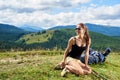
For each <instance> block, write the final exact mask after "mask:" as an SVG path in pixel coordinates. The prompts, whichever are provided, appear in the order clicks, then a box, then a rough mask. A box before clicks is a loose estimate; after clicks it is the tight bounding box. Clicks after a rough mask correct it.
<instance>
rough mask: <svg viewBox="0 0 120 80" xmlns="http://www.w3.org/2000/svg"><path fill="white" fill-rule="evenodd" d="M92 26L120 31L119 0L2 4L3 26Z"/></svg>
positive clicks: (28, 0)
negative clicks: (107, 27)
mask: <svg viewBox="0 0 120 80" xmlns="http://www.w3.org/2000/svg"><path fill="white" fill-rule="evenodd" d="M81 22H83V23H93V24H100V25H109V26H118V27H120V0H0V23H3V24H10V25H15V26H17V27H23V26H29V27H41V28H45V29H47V28H51V27H54V26H59V25H76V24H78V23H81Z"/></svg>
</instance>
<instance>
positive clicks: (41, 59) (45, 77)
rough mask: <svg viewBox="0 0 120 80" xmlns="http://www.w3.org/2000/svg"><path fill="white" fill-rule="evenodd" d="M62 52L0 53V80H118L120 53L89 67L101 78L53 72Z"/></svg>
mask: <svg viewBox="0 0 120 80" xmlns="http://www.w3.org/2000/svg"><path fill="white" fill-rule="evenodd" d="M62 57H63V51H54V50H53V51H50V50H38V51H35V50H33V51H17V52H0V80H120V74H119V73H120V53H117V52H111V54H110V55H109V56H108V57H107V59H106V61H105V63H102V64H93V65H90V66H91V68H92V69H93V70H95V71H96V72H97V73H98V74H99V75H101V76H102V77H101V76H99V75H98V76H95V75H94V74H90V75H79V76H76V75H74V74H72V73H68V74H67V75H66V77H61V76H60V73H61V70H54V67H55V65H56V64H57V63H59V62H60V61H61V60H62Z"/></svg>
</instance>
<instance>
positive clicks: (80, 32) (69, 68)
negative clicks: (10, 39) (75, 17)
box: [60, 23, 91, 76]
mask: <svg viewBox="0 0 120 80" xmlns="http://www.w3.org/2000/svg"><path fill="white" fill-rule="evenodd" d="M75 32H76V34H77V35H76V36H74V37H71V38H70V39H69V41H68V46H67V48H66V50H65V52H64V57H63V60H62V61H61V63H60V65H61V66H62V67H64V69H63V71H62V72H61V76H65V74H66V72H72V73H75V74H77V75H79V74H81V75H84V74H89V73H91V69H90V67H89V66H88V56H89V47H90V43H91V39H90V37H89V34H88V30H87V27H86V26H85V24H83V23H79V24H78V25H77V26H76V28H75ZM83 51H85V64H83V63H82V62H81V61H80V60H79V58H80V56H81V54H82V52H83Z"/></svg>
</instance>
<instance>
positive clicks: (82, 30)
mask: <svg viewBox="0 0 120 80" xmlns="http://www.w3.org/2000/svg"><path fill="white" fill-rule="evenodd" d="M75 32H76V34H77V35H81V34H84V32H85V31H84V29H83V28H82V27H81V26H80V25H77V26H76V28H75Z"/></svg>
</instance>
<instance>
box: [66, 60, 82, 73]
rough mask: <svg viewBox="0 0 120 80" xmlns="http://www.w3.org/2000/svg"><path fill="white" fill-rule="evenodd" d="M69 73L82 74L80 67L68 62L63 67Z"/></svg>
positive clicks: (75, 63) (74, 62)
mask: <svg viewBox="0 0 120 80" xmlns="http://www.w3.org/2000/svg"><path fill="white" fill-rule="evenodd" d="M65 67H66V68H67V69H68V70H69V71H70V72H72V73H75V74H77V75H78V74H81V75H83V74H84V71H83V69H82V67H81V66H80V65H79V63H78V62H77V61H74V60H73V61H69V63H68V64H67V65H66V66H65Z"/></svg>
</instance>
